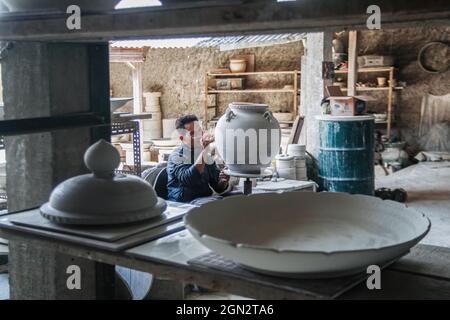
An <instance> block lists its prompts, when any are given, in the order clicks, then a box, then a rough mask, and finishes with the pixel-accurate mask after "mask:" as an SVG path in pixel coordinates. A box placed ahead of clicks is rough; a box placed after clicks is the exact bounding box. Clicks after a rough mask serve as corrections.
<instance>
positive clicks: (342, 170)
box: [317, 116, 375, 195]
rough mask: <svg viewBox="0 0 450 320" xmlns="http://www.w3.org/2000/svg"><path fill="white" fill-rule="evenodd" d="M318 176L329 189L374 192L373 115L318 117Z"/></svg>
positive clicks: (368, 193) (333, 190)
mask: <svg viewBox="0 0 450 320" xmlns="http://www.w3.org/2000/svg"><path fill="white" fill-rule="evenodd" d="M317 119H318V120H319V128H320V151H319V178H320V180H321V184H322V188H323V189H324V190H327V191H331V192H348V193H357V194H366V195H373V194H374V188H375V174H374V126H375V121H374V117H373V116H354V117H351V116H319V117H317Z"/></svg>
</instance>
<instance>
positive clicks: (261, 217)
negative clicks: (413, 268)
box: [184, 192, 431, 278]
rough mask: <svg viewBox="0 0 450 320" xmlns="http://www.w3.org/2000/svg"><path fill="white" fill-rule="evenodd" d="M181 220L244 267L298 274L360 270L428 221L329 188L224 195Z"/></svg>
mask: <svg viewBox="0 0 450 320" xmlns="http://www.w3.org/2000/svg"><path fill="white" fill-rule="evenodd" d="M184 221H185V224H186V228H187V229H188V230H189V231H190V232H191V233H192V235H193V236H194V237H195V238H196V239H197V240H198V241H200V242H201V243H202V244H203V245H205V246H206V247H207V248H209V249H210V250H212V251H214V252H216V253H218V254H220V255H222V256H223V257H225V258H227V259H231V260H233V261H234V262H236V263H239V264H240V265H242V266H243V267H245V268H248V269H251V270H254V271H257V272H261V273H266V274H272V275H277V276H285V277H300V278H326V277H337V276H344V275H350V274H356V273H365V272H366V269H367V267H368V266H370V265H378V266H382V265H383V264H384V263H388V262H392V261H394V260H396V259H398V258H400V257H401V256H402V255H405V254H407V253H408V252H409V249H410V248H411V247H413V246H414V245H416V244H417V243H418V242H419V241H420V240H421V239H422V238H423V237H424V236H425V235H426V234H427V233H428V231H429V230H430V226H431V224H430V221H429V220H428V218H427V217H426V216H425V215H424V214H422V213H420V212H417V211H415V210H414V209H411V208H408V207H406V206H405V205H404V204H401V203H398V202H393V201H389V200H381V199H379V198H375V197H372V196H365V195H350V194H346V193H332V192H318V193H315V192H285V193H280V194H276V193H264V194H252V195H249V196H235V197H228V198H225V199H223V200H220V201H213V202H210V203H207V204H205V205H203V206H201V207H198V208H194V209H192V210H191V211H189V212H188V213H187V215H186V216H185V217H184Z"/></svg>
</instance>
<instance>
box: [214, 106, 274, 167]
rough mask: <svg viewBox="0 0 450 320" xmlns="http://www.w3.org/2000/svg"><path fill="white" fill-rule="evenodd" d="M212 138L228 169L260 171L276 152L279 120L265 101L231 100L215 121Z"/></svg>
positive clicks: (267, 164) (268, 164)
mask: <svg viewBox="0 0 450 320" xmlns="http://www.w3.org/2000/svg"><path fill="white" fill-rule="evenodd" d="M215 140H216V145H217V151H218V152H219V154H220V155H221V157H222V159H223V160H224V162H225V164H226V165H227V166H228V168H229V169H230V171H232V172H236V173H240V174H260V173H261V172H262V170H264V168H266V167H269V166H270V164H271V161H272V160H273V158H274V157H275V156H276V155H277V154H278V153H279V149H280V141H281V130H280V124H279V123H278V121H277V120H276V119H275V118H274V117H273V115H272V113H271V112H270V111H269V106H267V105H264V104H253V103H245V102H233V103H231V104H230V105H229V107H228V109H227V111H226V112H225V114H224V115H223V116H222V117H221V118H220V119H219V121H218V122H217V126H216V129H215Z"/></svg>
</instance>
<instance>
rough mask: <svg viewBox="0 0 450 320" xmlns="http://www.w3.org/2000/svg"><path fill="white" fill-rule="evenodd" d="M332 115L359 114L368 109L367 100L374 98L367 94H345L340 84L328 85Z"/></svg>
mask: <svg viewBox="0 0 450 320" xmlns="http://www.w3.org/2000/svg"><path fill="white" fill-rule="evenodd" d="M327 93H328V95H329V96H328V98H327V100H328V101H329V103H330V114H331V115H332V116H357V115H361V114H364V113H365V111H366V101H370V100H373V99H372V98H371V97H367V96H345V95H344V94H343V93H342V91H341V89H340V88H339V87H338V86H328V87H327Z"/></svg>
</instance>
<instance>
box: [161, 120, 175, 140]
mask: <svg viewBox="0 0 450 320" xmlns="http://www.w3.org/2000/svg"><path fill="white" fill-rule="evenodd" d="M176 121H177V119H176V118H172V119H163V121H162V126H163V138H165V139H173V138H176V136H177V134H176V131H175V122H176Z"/></svg>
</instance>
